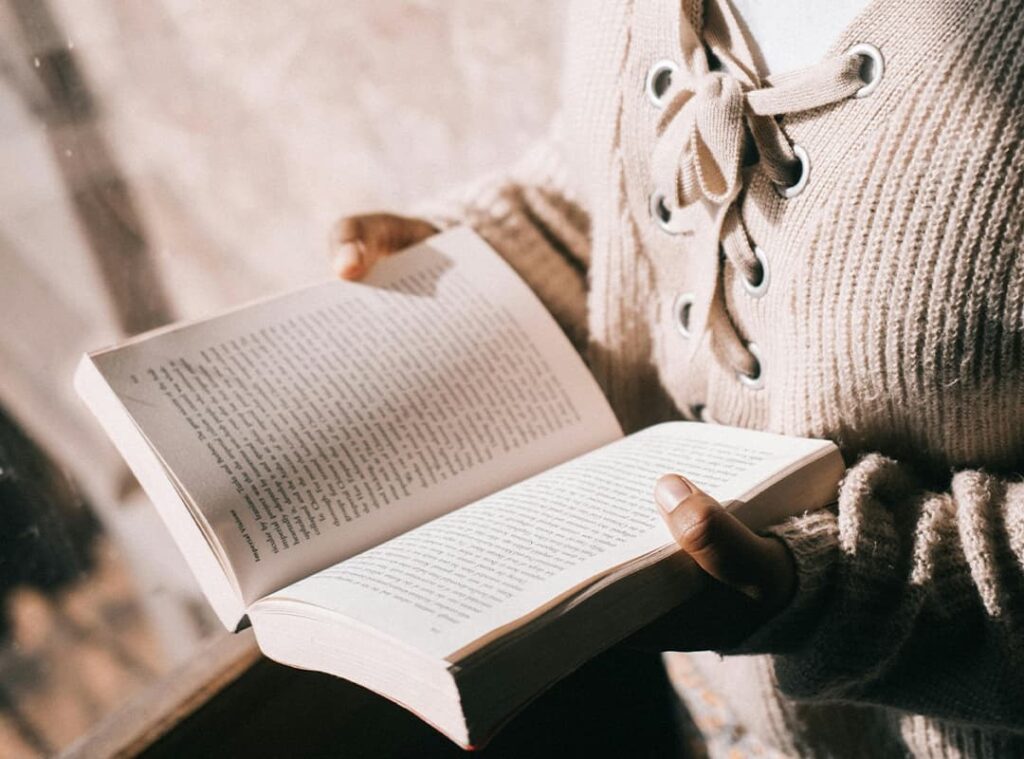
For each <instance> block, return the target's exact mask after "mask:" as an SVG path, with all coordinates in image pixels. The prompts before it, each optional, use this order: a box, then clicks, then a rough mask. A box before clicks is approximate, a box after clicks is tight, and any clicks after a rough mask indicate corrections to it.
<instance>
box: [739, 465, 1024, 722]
mask: <svg viewBox="0 0 1024 759" xmlns="http://www.w3.org/2000/svg"><path fill="white" fill-rule="evenodd" d="M770 532H773V533H774V534H775V535H776V536H778V537H779V538H781V539H782V540H784V541H785V542H786V544H787V545H788V546H789V548H790V550H791V551H792V554H793V556H794V558H795V560H796V564H797V568H798V569H797V573H798V590H797V593H796V597H795V598H794V600H793V602H792V603H791V604H790V605H789V606H788V607H787V609H785V610H784V611H783V612H782V613H780V614H779V615H778V616H777V617H776V618H774V619H773V620H771V621H770V622H769V623H768V624H767V625H765V626H764V627H762V628H761V629H760V630H758V631H757V632H756V633H754V635H753V636H752V637H750V638H748V639H747V640H746V641H745V642H744V643H743V644H741V646H740V647H739V648H738V649H736V650H734V651H730V652H728V653H770V654H774V661H775V673H776V677H777V679H778V683H779V687H780V689H781V690H782V691H783V693H785V694H786V695H787V696H789V697H791V698H794V699H798V700H816V701H845V702H858V703H865V704H881V705H885V706H890V707H895V708H897V709H901V710H906V711H910V712H915V713H922V714H926V715H929V716H933V717H937V718H940V719H945V720H952V721H965V722H970V723H972V724H975V725H978V724H981V725H988V726H990V727H997V728H1000V727H1001V728H1011V729H1020V725H1021V724H1024V483H1022V482H1019V481H1016V480H1010V479H1000V478H998V477H995V476H992V475H989V474H986V473H983V472H980V471H961V472H958V473H956V474H955V475H954V476H953V478H952V481H951V484H950V489H949V490H948V491H947V492H933V491H930V490H928V489H926V488H925V487H923V486H922V484H921V483H920V482H919V481H918V480H917V479H916V478H915V476H914V475H913V474H912V473H911V471H910V470H909V468H908V467H906V466H904V465H901V464H900V463H898V462H895V461H893V460H891V459H888V458H885V457H883V456H880V455H877V454H873V455H869V456H866V457H864V458H863V459H861V460H860V461H859V462H858V463H857V464H856V465H855V466H854V467H853V468H851V469H850V470H849V472H848V473H847V476H846V478H845V480H844V482H843V484H842V486H841V488H840V496H839V501H838V506H837V508H836V509H835V510H834V511H823V512H819V513H808V514H805V515H804V516H802V517H797V518H794V519H791V520H789V521H788V522H785V523H783V524H782V525H780V526H778V527H776V528H774V529H773V530H771V531H770Z"/></svg>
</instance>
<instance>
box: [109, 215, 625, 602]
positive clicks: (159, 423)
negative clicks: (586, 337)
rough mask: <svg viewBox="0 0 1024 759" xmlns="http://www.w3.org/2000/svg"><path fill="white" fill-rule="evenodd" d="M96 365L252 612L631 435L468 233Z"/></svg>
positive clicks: (139, 344)
mask: <svg viewBox="0 0 1024 759" xmlns="http://www.w3.org/2000/svg"><path fill="white" fill-rule="evenodd" d="M372 283H373V284H372V285H369V284H352V283H345V282H330V283H326V284H323V285H318V286H314V287H311V288H307V289H304V290H300V291H297V292H294V293H291V294H289V295H285V296H282V297H280V298H275V299H272V300H268V301H264V302H262V303H259V304H256V305H253V306H248V307H243V308H242V309H239V310H236V311H233V312H231V313H228V314H225V315H222V316H219V317H216V318H214V319H211V320H207V321H203V322H199V323H195V324H192V325H186V326H184V327H179V328H175V329H172V330H169V331H165V332H163V333H161V334H158V335H156V336H150V337H147V338H145V339H140V340H137V341H134V342H133V343H130V344H129V345H127V346H122V347H120V348H116V349H113V350H110V351H106V352H102V353H99V354H97V355H95V356H94V357H93V359H94V361H95V363H96V365H97V367H98V368H99V371H100V372H101V373H102V374H103V376H104V377H105V378H106V380H107V381H108V382H109V383H110V385H111V386H112V388H113V389H114V391H115V392H116V393H117V395H118V396H119V398H120V400H121V402H122V403H123V404H124V405H125V407H126V409H127V410H128V412H129V413H130V415H131V416H132V418H133V419H134V421H135V423H136V424H137V425H138V426H139V427H140V429H141V430H142V432H143V434H144V435H145V436H146V437H147V438H148V440H149V441H150V442H151V444H152V446H153V447H154V448H155V449H156V450H157V452H158V453H159V454H160V456H161V457H162V458H163V461H164V462H165V465H166V467H167V468H168V469H169V470H170V471H171V472H173V475H174V477H175V479H176V481H177V482H178V483H179V485H180V487H181V488H182V489H183V490H184V491H185V492H186V493H187V494H188V496H189V497H190V498H191V500H192V501H194V503H195V504H197V505H198V507H199V508H200V509H201V511H202V515H203V516H204V517H205V519H206V520H207V522H208V523H209V525H210V526H211V528H212V531H213V532H214V534H215V535H216V537H217V540H218V541H219V543H220V544H221V545H222V547H223V549H224V551H225V553H226V555H227V557H228V560H229V563H230V565H231V567H232V569H233V571H234V573H235V575H236V577H237V580H238V583H239V585H240V587H241V590H242V595H243V598H244V600H245V601H246V602H247V603H249V602H252V601H254V600H256V599H257V598H259V597H260V596H262V595H264V594H266V593H268V592H270V591H272V590H275V589H277V588H281V587H283V586H284V585H286V584H288V583H289V582H292V581H294V580H297V579H299V578H300V577H304V576H306V575H308V574H311V573H312V572H315V571H317V570H319V569H322V568H324V567H326V566H329V565H331V564H333V563H335V562H337V561H340V560H341V559H343V558H345V557H347V556H351V555H353V554H355V553H358V552H360V551H362V550H365V549H366V548H368V547H370V546H372V545H376V544H377V543H380V542H382V541H384V540H386V539H387V538H390V537H392V536H394V535H398V534H400V533H402V532H404V531H405V530H408V529H410V528H411V527H413V526H415V525H418V524H422V523H423V522H425V521H427V520H429V519H432V518H433V517H436V516H438V515H440V514H443V513H445V512H447V511H449V510H451V509H452V508H454V507H456V506H459V505H463V504H466V503H469V502H470V501H473V500H475V499H477V498H480V497H482V496H483V495H485V494H487V493H489V492H493V491H494V490H497V489H499V488H501V487H504V486H506V485H508V484H510V483H513V482H516V481H518V480H521V479H523V478H525V477H528V476H530V475H531V474H534V473H536V472H539V471H542V470H544V469H546V468H548V467H550V466H552V465H554V464H556V463H558V462H560V461H565V460H566V459H569V458H571V457H573V456H576V455H578V454H580V453H582V452H583V451H586V450H590V449H592V448H595V447H597V446H600V445H602V444H604V443H607V442H608V441H610V440H613V439H615V438H617V437H619V436H620V435H621V430H620V428H619V426H618V424H617V422H616V421H615V418H614V416H613V414H612V412H611V409H610V408H609V406H608V404H607V402H606V401H605V399H604V397H603V396H602V395H601V392H600V390H599V389H598V387H597V384H596V383H595V381H594V380H593V378H592V377H591V376H590V374H589V373H588V372H587V370H586V368H585V366H584V365H583V362H582V361H581V359H580V358H579V357H578V355H577V354H576V352H575V351H574V350H573V348H572V346H571V344H570V343H569V341H568V340H567V339H566V338H565V336H564V335H563V334H562V332H561V331H560V330H559V328H558V326H557V325H556V324H555V322H554V320H553V319H552V318H551V316H550V315H549V314H548V313H547V311H545V309H544V308H543V306H542V305H541V304H540V302H539V301H538V300H537V298H536V297H535V296H534V294H533V293H532V292H531V291H530V290H529V288H528V287H527V286H526V285H525V284H524V283H523V282H522V281H521V280H520V279H519V278H518V277H517V276H516V275H515V273H514V272H513V271H512V270H511V268H509V267H508V265H507V264H506V263H505V262H504V261H503V260H502V259H501V258H500V257H499V256H498V255H497V254H496V253H495V252H494V251H493V250H491V249H490V248H489V247H488V246H487V245H486V243H484V242H483V241H482V240H480V238H478V237H477V236H476V235H475V234H473V233H472V232H470V231H469V230H467V229H461V230H455V231H453V232H449V233H446V234H444V235H439V236H437V237H434V238H432V239H431V240H429V241H428V242H427V243H425V244H423V245H421V246H418V247H417V248H415V249H413V250H411V251H407V252H405V253H402V254H401V255H398V256H394V257H393V258H390V259H387V260H385V261H383V262H381V263H380V265H379V266H378V270H377V271H376V272H375V276H374V277H373V279H372Z"/></svg>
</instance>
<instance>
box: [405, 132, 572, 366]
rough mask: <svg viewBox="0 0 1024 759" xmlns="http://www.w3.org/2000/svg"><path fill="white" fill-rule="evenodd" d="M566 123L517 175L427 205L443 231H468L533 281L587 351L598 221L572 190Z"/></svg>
mask: <svg viewBox="0 0 1024 759" xmlns="http://www.w3.org/2000/svg"><path fill="white" fill-rule="evenodd" d="M562 134H563V131H562V129H561V126H560V121H559V120H556V122H555V126H554V127H553V128H552V129H551V130H550V131H549V133H548V135H547V136H546V137H545V138H544V139H543V140H541V141H540V142H538V143H537V144H536V145H534V146H533V147H532V149H530V150H529V151H528V152H527V153H526V154H525V155H524V156H523V158H522V159H521V160H519V161H517V162H516V163H515V164H514V165H513V166H512V167H511V168H510V169H509V170H507V171H502V172H498V173H495V174H492V175H489V176H486V177H483V178H482V179H480V180H478V181H477V182H474V183H471V184H470V185H468V186H466V187H463V188H459V189H457V190H455V191H453V192H451V193H449V194H446V195H444V196H442V197H440V198H438V199H436V200H433V201H430V202H427V203H424V204H421V205H420V206H419V207H417V208H414V209H413V212H414V213H415V214H416V215H417V216H420V217H422V218H425V219H426V220H428V221H430V222H431V223H433V224H434V225H435V226H436V227H438V228H439V229H442V230H443V229H447V228H449V227H452V226H456V225H460V224H465V225H468V226H470V227H472V228H473V229H474V230H476V232H477V233H478V234H479V235H480V236H481V237H483V238H484V239H485V240H487V242H488V243H490V245H491V246H492V247H494V248H495V249H496V250H497V251H498V252H499V253H500V254H501V255H502V256H503V257H504V258H505V260H506V261H508V263H509V264H510V265H511V266H512V268H513V269H515V270H516V272H517V273H518V274H519V275H520V276H521V277H523V279H524V280H526V282H527V284H529V285H530V287H531V288H532V289H533V291H534V292H535V293H536V294H537V296H538V297H539V298H540V299H541V301H542V302H543V303H544V305H545V306H546V307H547V309H548V310H549V311H550V312H551V314H552V315H553V316H554V317H555V319H556V320H557V321H558V322H559V324H560V325H561V327H562V329H563V330H564V331H565V332H566V334H568V336H569V338H570V339H571V340H572V341H573V343H574V344H575V345H576V346H577V348H582V347H583V346H584V345H585V343H586V331H587V327H586V324H587V319H586V297H587V293H586V288H587V272H586V270H587V265H588V263H589V258H590V239H589V231H590V221H589V217H588V215H587V213H586V212H585V211H584V210H583V207H582V204H581V203H580V200H579V197H578V195H577V194H576V192H575V191H574V190H573V189H572V187H571V182H570V181H569V172H568V171H567V168H566V162H565V160H564V143H563V137H562Z"/></svg>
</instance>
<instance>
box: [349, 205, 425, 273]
mask: <svg viewBox="0 0 1024 759" xmlns="http://www.w3.org/2000/svg"><path fill="white" fill-rule="evenodd" d="M436 233H437V229H436V228H435V227H434V225H432V224H430V223H429V222H427V221H424V220H423V219H414V218H410V217H408V216H396V215H395V214H390V213H368V214H360V215H358V216H345V217H344V218H341V219H339V220H338V221H337V222H336V223H335V225H334V228H333V229H332V230H331V239H330V256H331V266H332V268H333V269H334V273H335V274H337V275H338V276H339V277H341V278H342V279H362V278H363V277H365V276H366V275H367V274H368V273H369V271H370V269H372V268H373V265H374V264H375V263H376V262H377V261H378V260H379V259H380V258H381V256H389V255H391V254H392V253H397V252H398V251H400V250H403V249H404V248H408V247H409V246H411V245H415V244H416V243H418V242H422V241H423V240H425V239H427V238H428V237H430V236H431V235H433V234H436Z"/></svg>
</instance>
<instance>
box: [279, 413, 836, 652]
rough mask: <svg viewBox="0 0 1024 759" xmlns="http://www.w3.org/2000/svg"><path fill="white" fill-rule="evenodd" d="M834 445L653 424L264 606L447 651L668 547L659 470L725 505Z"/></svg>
mask: <svg viewBox="0 0 1024 759" xmlns="http://www.w3.org/2000/svg"><path fill="white" fill-rule="evenodd" d="M830 449H832V450H834V446H832V444H831V443H828V442H825V441H820V440H808V439H803V438H791V437H782V436H778V435H772V434H768V433H761V432H752V431H748V430H737V429H734V428H728V427H721V426H717V425H707V424H697V423H688V422H672V423H668V424H662V425H658V426H656V427H651V428H649V429H647V430H644V431H642V432H639V433H636V434H634V435H630V436H629V437H627V438H625V439H622V440H619V441H617V442H615V443H612V444H610V445H608V446H605V447H604V448H601V449H600V450H597V451H594V452H591V453H589V454H586V455H584V456H582V457H580V458H578V459H576V460H574V461H570V462H568V463H565V464H563V465H561V466H559V467H556V468H555V469H552V470H550V471H547V472H544V473H543V474H540V475H538V476H536V477H533V478H531V479H529V480H527V481H525V482H521V483H518V484H516V485H513V486H512V487H509V488H507V489H505V490H503V491H501V492H499V493H495V494H493V495H490V496H488V497H486V498H484V499H482V500H480V501H478V502H475V503H473V504H470V505H469V506H466V507H464V508H462V509H459V510H457V511H454V512H452V513H450V514H448V515H446V516H444V517H442V518H440V519H436V520H434V521H433V522H430V523H429V524H426V525H424V526H422V527H419V528H417V529H416V530H413V531H410V532H408V533H406V534H405V535H402V536H399V537H397V538H395V539H393V540H391V541H388V542H387V543H385V544H383V545H380V546H377V547H376V548H373V549H371V550H369V551H367V552H365V553H363V554H360V555H359V556H356V557H354V558H352V559H349V560H348V561H346V562H344V563H341V564H338V565H336V566H333V567H331V568H329V569H327V570H324V571H323V572H319V573H317V574H316V575H314V576H313V577H310V578H308V579H306V580H303V581H301V582H299V583H297V584H295V585H293V586H291V587H289V588H286V589H284V590H283V591H280V592H279V593H276V594H274V595H273V596H271V597H270V599H269V601H271V602H273V601H274V600H275V599H291V600H295V601H300V602H303V603H309V604H313V605H316V606H319V607H322V608H326V609H330V610H333V611H336V612H339V613H342V614H345V615H346V616H348V617H351V618H353V619H356V620H358V621H359V622H362V623H365V624H368V625H370V626H372V627H374V628H377V629H378V630H381V631H382V632H384V633H385V634H387V635H390V636H392V637H394V638H397V639H399V640H401V641H404V642H405V643H407V644H409V645H412V646H414V647H416V648H418V649H420V650H424V651H426V652H427V653H429V654H431V655H433V656H438V657H447V656H450V655H452V654H453V652H456V651H459V650H460V649H463V648H465V647H466V646H469V645H470V644H471V643H473V642H474V641H476V640H478V639H480V638H483V637H484V636H486V635H487V634H488V633H489V632H491V631H493V630H495V629H498V628H501V627H503V626H505V625H509V624H511V623H513V622H515V621H516V620H518V619H521V618H523V617H524V616H527V615H529V614H531V613H533V612H536V611H537V610H538V609H542V608H544V607H545V606H549V605H551V604H552V603H553V602H554V601H556V600H558V599H560V598H562V597H564V596H565V594H566V593H568V592H570V591H572V590H573V589H576V588H578V587H580V586H581V585H583V584H585V583H586V582H587V581H588V580H591V579H592V578H596V577H599V576H601V575H603V574H604V573H606V572H608V571H610V570H612V569H614V568H616V567H618V566H620V565H622V564H623V563H625V562H627V561H630V560H633V559H636V558H638V557H641V556H643V555H645V554H647V553H649V552H651V551H654V550H656V549H659V548H661V547H662V546H664V545H666V544H667V543H671V542H672V538H671V536H670V535H669V533H668V530H667V528H666V527H665V525H664V523H663V522H662V520H661V517H660V515H659V514H658V512H657V509H656V507H655V505H654V498H653V491H654V484H655V481H656V480H657V478H658V477H659V476H660V475H662V474H665V473H669V472H678V473H683V474H685V475H686V476H688V477H690V478H691V479H692V480H693V481H694V482H695V483H696V484H697V485H698V487H700V488H702V489H704V490H705V491H706V492H708V493H710V494H711V495H713V496H714V497H715V498H717V499H719V500H720V501H722V502H723V503H724V502H728V501H733V500H736V499H742V498H743V497H744V496H745V495H746V494H748V493H751V492H755V491H757V490H758V489H760V488H761V487H762V486H763V483H765V482H766V481H770V480H771V479H772V478H773V477H776V476H777V475H778V474H779V473H781V472H785V471H787V470H792V468H793V467H794V466H796V465H798V464H799V463H800V462H802V461H805V460H807V459H808V457H811V458H813V457H814V456H815V454H816V453H820V452H823V451H826V450H830ZM814 505H815V506H820V505H823V504H814Z"/></svg>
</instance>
